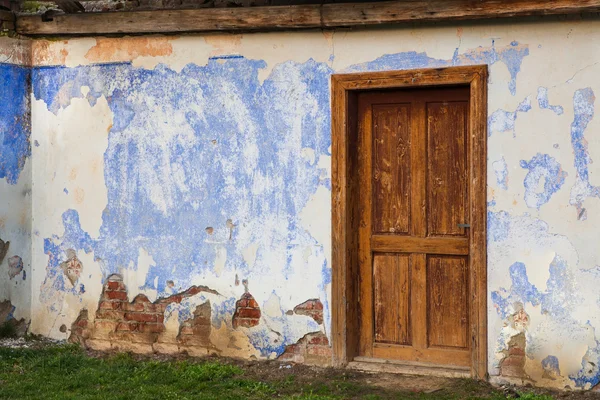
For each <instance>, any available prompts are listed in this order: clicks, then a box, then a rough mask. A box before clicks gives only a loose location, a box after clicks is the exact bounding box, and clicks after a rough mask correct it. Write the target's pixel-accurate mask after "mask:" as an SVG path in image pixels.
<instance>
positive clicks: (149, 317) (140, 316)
mask: <svg viewBox="0 0 600 400" xmlns="http://www.w3.org/2000/svg"><path fill="white" fill-rule="evenodd" d="M125 319H126V320H128V321H138V322H156V314H147V313H125Z"/></svg>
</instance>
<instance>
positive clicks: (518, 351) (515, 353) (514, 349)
mask: <svg viewBox="0 0 600 400" xmlns="http://www.w3.org/2000/svg"><path fill="white" fill-rule="evenodd" d="M508 354H509V355H511V356H524V355H525V350H523V349H522V348H520V347H511V348H510V349H508Z"/></svg>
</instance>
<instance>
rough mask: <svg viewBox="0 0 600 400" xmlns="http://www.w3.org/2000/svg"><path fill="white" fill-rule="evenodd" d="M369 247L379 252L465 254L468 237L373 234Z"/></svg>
mask: <svg viewBox="0 0 600 400" xmlns="http://www.w3.org/2000/svg"><path fill="white" fill-rule="evenodd" d="M371 249H372V250H373V251H380V252H389V251H394V252H400V253H425V254H456V255H467V254H469V239H468V238H454V237H425V238H420V237H397V236H391V235H373V236H371Z"/></svg>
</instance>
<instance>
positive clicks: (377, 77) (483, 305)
mask: <svg viewBox="0 0 600 400" xmlns="http://www.w3.org/2000/svg"><path fill="white" fill-rule="evenodd" d="M487 76H488V68H487V65H474V66H464V67H447V68H435V69H417V70H403V71H384V72H364V73H352V74H334V75H332V76H331V129H332V132H331V134H332V151H331V155H332V172H331V174H332V182H331V194H332V283H331V284H332V289H331V292H332V293H331V302H332V304H331V339H332V350H333V364H334V365H336V366H344V365H346V364H348V362H350V361H352V360H353V359H354V357H356V356H357V355H358V342H359V318H360V317H359V307H358V300H359V299H358V292H359V282H357V277H358V276H359V268H358V229H357V228H358V222H359V218H358V193H359V190H360V188H359V186H358V174H356V173H353V171H354V170H355V169H356V167H357V163H358V154H357V145H358V102H357V97H358V96H357V95H358V93H359V92H360V91H365V90H377V89H402V88H413V89H416V88H419V87H444V86H468V87H469V92H470V95H469V140H470V146H469V148H470V151H469V179H470V182H471V188H470V193H469V199H470V204H469V209H470V212H469V223H470V225H471V228H470V229H469V235H470V241H469V271H470V276H469V280H470V287H471V309H470V317H471V318H470V324H471V326H470V328H471V329H470V331H471V356H472V364H471V376H472V377H474V378H478V379H486V376H487V249H486V232H487V193H486V185H487Z"/></svg>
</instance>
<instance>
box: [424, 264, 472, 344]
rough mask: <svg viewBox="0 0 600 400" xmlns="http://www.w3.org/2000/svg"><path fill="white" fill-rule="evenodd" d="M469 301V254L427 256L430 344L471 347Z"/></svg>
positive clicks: (428, 339) (428, 331)
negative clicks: (460, 255) (467, 256)
mask: <svg viewBox="0 0 600 400" xmlns="http://www.w3.org/2000/svg"><path fill="white" fill-rule="evenodd" d="M469 302H470V299H469V270H468V265H467V259H466V257H447V256H429V257H427V325H428V326H427V341H428V345H429V347H454V348H460V349H467V348H468V347H469V344H470V340H469V325H468V323H469Z"/></svg>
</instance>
